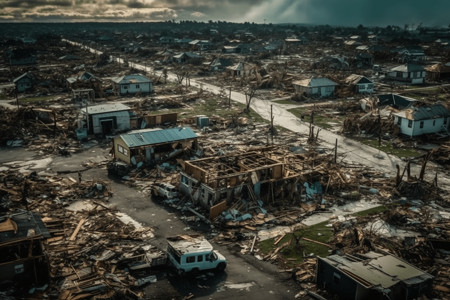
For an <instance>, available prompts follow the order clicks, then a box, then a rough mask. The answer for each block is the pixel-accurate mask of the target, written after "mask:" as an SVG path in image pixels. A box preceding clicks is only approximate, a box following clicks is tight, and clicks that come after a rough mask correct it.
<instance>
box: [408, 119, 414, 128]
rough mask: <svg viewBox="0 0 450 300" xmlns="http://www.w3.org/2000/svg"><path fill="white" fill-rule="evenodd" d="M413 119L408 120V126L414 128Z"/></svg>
mask: <svg viewBox="0 0 450 300" xmlns="http://www.w3.org/2000/svg"><path fill="white" fill-rule="evenodd" d="M412 123H413V122H412V120H408V128H412Z"/></svg>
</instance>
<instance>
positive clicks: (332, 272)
mask: <svg viewBox="0 0 450 300" xmlns="http://www.w3.org/2000/svg"><path fill="white" fill-rule="evenodd" d="M316 280H317V286H318V287H319V288H323V289H326V290H328V291H329V292H331V293H332V294H333V295H337V296H338V297H339V299H354V300H385V299H395V300H408V299H417V298H418V297H420V296H422V295H423V294H427V293H429V292H430V291H431V288H432V284H433V276H431V275H430V274H428V273H426V272H424V271H422V270H420V269H418V268H416V267H414V266H412V265H410V264H408V263H407V262H405V261H403V260H401V259H400V258H397V257H395V256H393V255H389V254H388V255H383V254H379V253H376V252H368V253H365V254H355V255H342V256H341V255H330V256H328V257H326V258H321V257H317V278H316Z"/></svg>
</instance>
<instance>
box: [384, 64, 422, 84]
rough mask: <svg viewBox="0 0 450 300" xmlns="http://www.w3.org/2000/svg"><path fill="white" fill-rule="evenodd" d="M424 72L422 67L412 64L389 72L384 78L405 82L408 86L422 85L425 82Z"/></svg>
mask: <svg viewBox="0 0 450 300" xmlns="http://www.w3.org/2000/svg"><path fill="white" fill-rule="evenodd" d="M425 76H426V72H425V69H424V68H423V67H422V66H419V65H414V64H406V65H401V66H398V67H395V68H392V69H391V70H389V72H388V73H387V74H386V78H388V79H391V80H395V81H402V82H407V83H410V84H422V83H424V82H425Z"/></svg>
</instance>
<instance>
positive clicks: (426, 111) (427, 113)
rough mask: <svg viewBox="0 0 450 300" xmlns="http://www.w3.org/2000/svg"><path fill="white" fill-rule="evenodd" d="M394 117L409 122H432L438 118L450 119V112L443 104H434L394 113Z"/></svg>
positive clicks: (412, 107)
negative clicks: (431, 120)
mask: <svg viewBox="0 0 450 300" xmlns="http://www.w3.org/2000/svg"><path fill="white" fill-rule="evenodd" d="M394 115H396V116H399V117H402V118H405V119H408V120H415V121H420V120H430V119H436V118H448V117H450V112H449V111H448V109H447V108H445V106H443V105H442V104H433V105H428V106H421V107H416V106H414V105H413V106H411V108H409V109H405V110H403V111H399V112H397V113H394Z"/></svg>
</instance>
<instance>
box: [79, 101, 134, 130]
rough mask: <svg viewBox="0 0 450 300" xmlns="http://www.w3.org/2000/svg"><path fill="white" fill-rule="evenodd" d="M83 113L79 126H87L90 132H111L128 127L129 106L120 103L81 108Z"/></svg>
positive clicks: (127, 128)
mask: <svg viewBox="0 0 450 300" xmlns="http://www.w3.org/2000/svg"><path fill="white" fill-rule="evenodd" d="M81 113H82V114H83V115H84V118H83V120H81V124H80V126H79V127H80V128H87V129H88V133H90V134H101V135H105V134H112V133H114V132H117V131H124V130H129V129H130V115H131V109H130V107H128V106H126V105H124V104H121V103H115V104H102V105H94V106H88V107H84V108H82V109H81Z"/></svg>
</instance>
